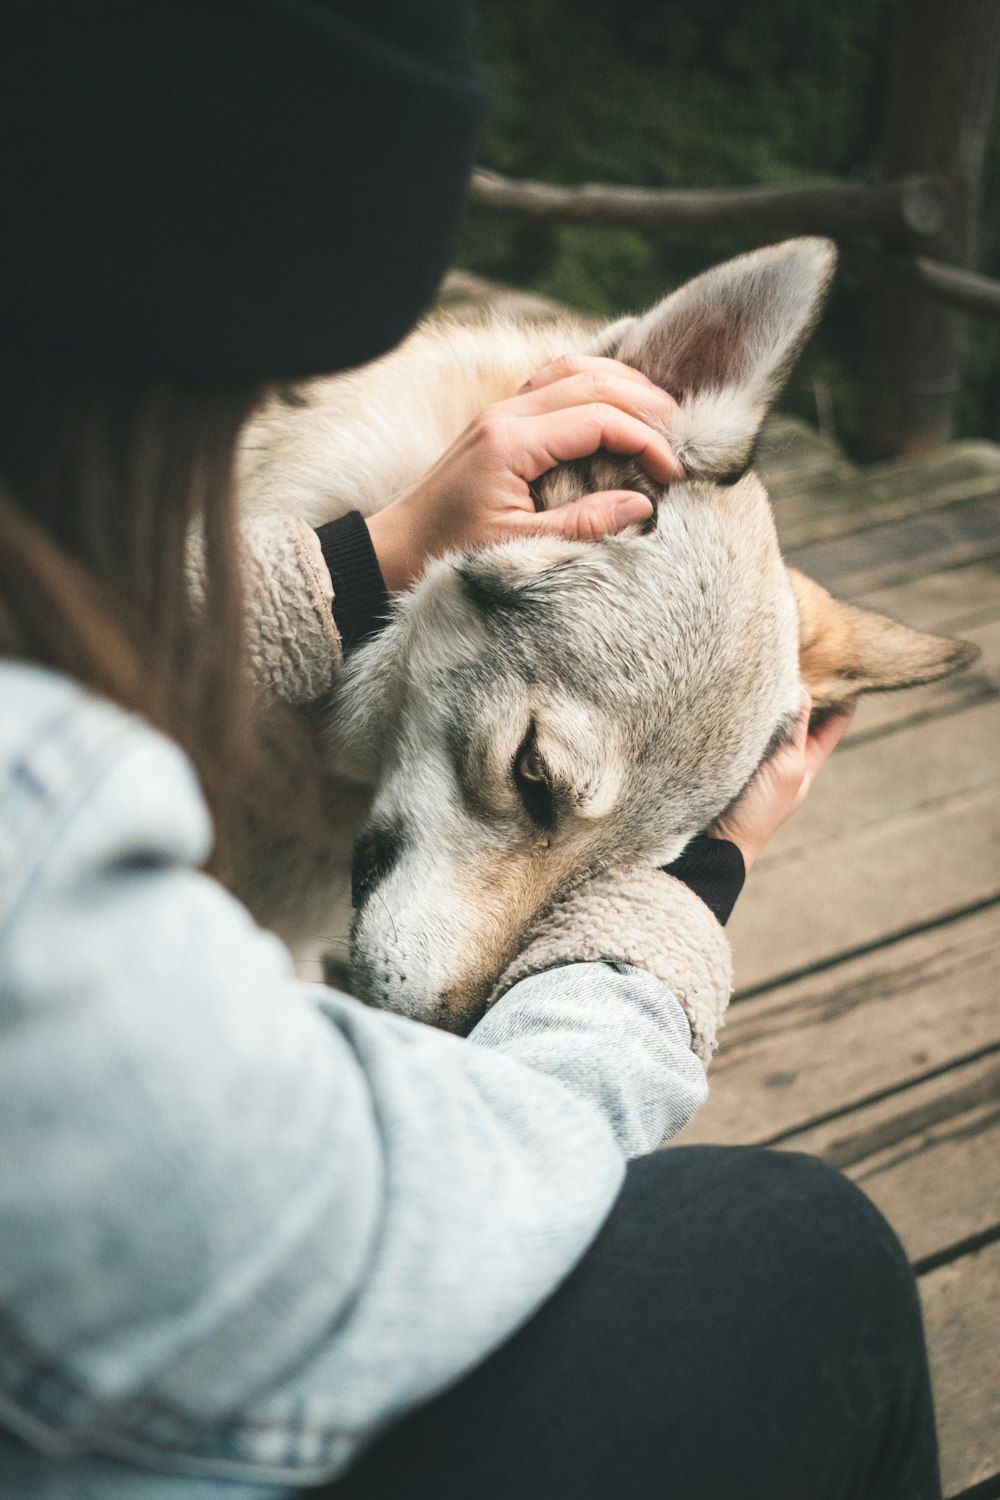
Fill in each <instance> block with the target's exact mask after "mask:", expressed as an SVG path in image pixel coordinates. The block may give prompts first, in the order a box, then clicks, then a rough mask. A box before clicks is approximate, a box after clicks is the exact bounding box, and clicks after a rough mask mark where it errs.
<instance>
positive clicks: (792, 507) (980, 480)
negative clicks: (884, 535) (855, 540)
mask: <svg viewBox="0 0 1000 1500" xmlns="http://www.w3.org/2000/svg"><path fill="white" fill-rule="evenodd" d="M761 467H762V471H763V472H762V478H763V479H764V483H765V486H766V487H767V490H768V494H769V495H770V497H771V504H772V506H773V507H774V514H775V519H776V521H777V524H778V535H779V537H780V538H781V543H782V546H783V547H784V548H785V549H786V550H787V549H790V548H798V547H804V546H806V545H807V544H815V543H818V542H820V541H823V540H826V541H832V540H834V539H836V538H838V537H845V536H848V535H849V534H850V533H852V532H855V531H857V530H859V529H862V528H869V529H874V528H876V527H880V526H882V525H884V524H885V523H887V522H899V521H902V520H904V519H906V518H916V517H918V516H920V515H922V514H924V513H925V512H927V511H932V510H938V509H940V508H942V507H946V506H950V505H953V504H955V503H956V502H960V501H968V500H972V499H974V498H977V497H980V496H983V495H992V494H995V493H996V491H997V490H998V489H1000V446H998V445H997V444H994V443H987V442H979V441H967V442H961V443H949V444H948V445H947V446H946V447H944V448H941V449H939V450H938V451H937V452H936V453H928V454H925V455H924V456H923V458H921V459H915V460H898V461H897V462H895V463H891V464H883V465H879V466H877V467H875V468H871V469H860V470H855V471H854V472H853V473H851V472H848V473H846V474H845V473H844V472H842V471H837V470H832V471H831V472H828V473H827V474H826V475H821V476H819V477H816V476H815V475H810V474H808V473H807V474H805V475H804V476H803V477H801V478H800V477H799V475H798V474H796V472H795V469H794V468H790V470H789V471H788V473H787V475H782V473H781V471H780V469H778V470H777V471H772V475H771V478H770V482H769V481H768V478H767V477H766V476H767V472H768V470H767V461H766V459H765V462H764V464H763V465H762V466H761ZM805 571H806V572H808V571H809V569H808V568H807V569H806V570H805ZM866 586H867V585H866ZM871 586H872V587H874V586H875V585H871Z"/></svg>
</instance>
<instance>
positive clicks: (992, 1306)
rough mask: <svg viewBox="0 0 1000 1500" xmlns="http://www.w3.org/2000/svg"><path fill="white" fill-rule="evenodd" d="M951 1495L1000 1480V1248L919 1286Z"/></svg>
mask: <svg viewBox="0 0 1000 1500" xmlns="http://www.w3.org/2000/svg"><path fill="white" fill-rule="evenodd" d="M920 1293H921V1301H922V1303H923V1308H924V1319H925V1323H926V1328H927V1347H928V1349H929V1351H930V1359H931V1377H932V1379H933V1381H934V1396H935V1400H936V1403H937V1414H938V1429H939V1432H940V1434H941V1469H942V1474H943V1478H944V1491H945V1494H946V1495H957V1494H959V1493H960V1492H961V1491H962V1490H964V1489H967V1488H969V1486H971V1485H974V1484H977V1483H979V1482H980V1481H982V1480H984V1479H988V1478H992V1477H993V1476H994V1475H995V1474H997V1473H998V1472H1000V1243H998V1244H992V1245H988V1246H986V1247H985V1248H984V1249H982V1250H980V1251H978V1252H977V1253H974V1254H971V1255H968V1256H963V1257H961V1258H960V1259H959V1260H956V1261H953V1262H952V1263H951V1264H950V1265H946V1266H942V1267H941V1268H940V1270H937V1271H934V1272H933V1273H932V1274H931V1275H929V1276H926V1277H923V1278H921V1286H920Z"/></svg>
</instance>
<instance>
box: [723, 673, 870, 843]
mask: <svg viewBox="0 0 1000 1500" xmlns="http://www.w3.org/2000/svg"><path fill="white" fill-rule="evenodd" d="M811 712H812V699H811V698H810V696H809V694H808V692H806V690H805V689H804V688H803V690H802V703H801V708H800V712H799V717H798V719H797V720H796V724H795V733H794V734H793V736H792V738H791V739H790V740H789V741H788V742H787V743H786V744H784V745H782V746H780V748H779V749H778V750H776V751H775V753H774V754H773V755H772V756H771V757H770V759H769V760H766V761H765V762H764V764H763V765H762V766H761V767H760V769H759V770H758V771H757V773H756V775H755V776H754V777H753V778H752V780H751V781H750V782H749V784H748V785H747V787H746V788H745V790H744V791H743V793H742V795H741V796H740V797H739V799H738V801H736V802H734V803H733V805H732V807H731V808H729V810H728V812H726V813H724V814H723V816H722V817H721V818H719V819H718V820H717V821H716V822H715V823H713V824H712V826H711V828H710V829H709V830H708V832H709V834H710V835H711V836H712V837H713V838H719V839H728V840H729V841H730V843H733V844H736V845H737V847H738V848H739V850H740V852H741V854H742V855H743V863H744V864H745V865H746V867H747V869H748V870H749V868H750V866H751V865H752V864H753V863H754V861H755V860H756V859H757V857H758V855H759V854H760V852H761V850H762V849H763V848H764V846H765V844H767V843H768V841H769V840H770V839H771V838H772V837H773V835H774V834H775V833H777V831H778V829H779V828H780V827H781V825H782V823H784V822H785V820H786V818H789V817H791V815H792V813H793V812H794V811H795V809H796V808H797V807H800V806H801V805H802V803H803V802H804V801H805V798H806V795H807V793H808V791H809V788H810V787H811V786H812V784H813V782H814V780H815V779H816V776H817V774H818V772H819V770H820V768H821V767H822V765H823V763H824V761H825V760H826V759H827V757H828V756H829V755H830V754H831V752H832V751H833V749H834V748H835V746H836V745H837V744H838V743H839V742H840V740H841V739H842V738H843V736H844V734H845V733H846V732H847V729H848V727H849V725H850V722H851V720H852V718H853V717H854V705H853V704H851V705H850V706H849V707H846V708H844V709H843V710H842V711H840V712H838V713H836V714H833V715H832V716H829V717H824V718H823V719H822V720H821V721H820V722H819V723H818V724H817V726H816V728H815V729H813V730H810V728H809V715H810V713H811Z"/></svg>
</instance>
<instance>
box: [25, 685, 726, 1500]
mask: <svg viewBox="0 0 1000 1500" xmlns="http://www.w3.org/2000/svg"><path fill="white" fill-rule="evenodd" d="M210 836H211V830H210V825H209V820H208V816H207V812H206V809H205V806H204V803H203V801H202V798H201V796H200V793H199V790H198V787H197V785H196V782H195V778H194V775H193V772H192V770H191V768H190V766H189V763H188V762H187V761H186V759H185V758H184V756H183V755H182V754H181V752H180V751H179V750H178V749H177V748H176V747H175V746H174V745H173V744H171V743H170V742H169V741H167V740H165V739H164V738H162V737H161V736H159V735H158V734H156V733H154V732H153V731H152V730H151V729H149V728H148V727H147V726H145V725H144V724H143V723H141V722H140V721H138V720H136V719H133V718H130V717H128V716H127V715H125V714H123V713H122V712H120V711H119V710H118V709H116V708H113V707H111V706H110V705H108V704H107V703H105V702H103V701H100V700H98V699H96V698H94V697H91V696H89V695H88V694H86V693H84V692H83V691H82V690H81V689H79V688H78V687H77V686H75V685H74V684H73V683H71V682H69V681H67V680H66V679H64V678H61V677H59V676H57V675H55V674H53V673H49V672H46V671H43V670H42V669H39V668H34V667H28V666H22V665H18V664H14V663H10V662H6V663H5V662H0V1162H2V1167H0V1495H2V1496H3V1497H4V1500H27V1497H31V1500H42V1497H44V1500H68V1497H74V1500H77V1497H79V1500H82V1497H87V1500H125V1497H128V1500H154V1497H155V1500H178V1497H181V1496H183V1497H185V1500H223V1497H229V1496H232V1497H244V1496H246V1497H249V1496H257V1497H261V1496H266V1497H271V1496H279V1495H282V1496H283V1495H287V1494H289V1493H291V1492H293V1491H294V1490H295V1489H297V1488H298V1487H301V1486H304V1485H307V1484H310V1483H316V1482H319V1481H321V1480H323V1479H329V1478H331V1477H333V1476H335V1475H336V1474H337V1473H339V1472H341V1471H342V1470H343V1469H344V1468H345V1467H346V1466H347V1465H348V1464H349V1462H350V1460H351V1458H352V1456H353V1455H355V1454H356V1453H357V1452H358V1451H359V1449H360V1447H361V1446H362V1445H363V1444H365V1443H367V1442H369V1441H370V1440H371V1439H372V1438H373V1437H374V1436H375V1435H376V1434H377V1433H378V1431H379V1429H380V1428H381V1427H382V1426H383V1425H384V1424H386V1423H388V1422H390V1421H391V1420H392V1419H393V1418H394V1417H396V1416H398V1415H399V1414H401V1413H403V1412H405V1411H406V1410H407V1409H409V1408H411V1407H412V1406H413V1405H415V1404H416V1403H418V1402H420V1401H421V1400H424V1399H426V1398H428V1397H430V1396H431V1395H433V1394H434V1393H436V1392H437V1391H439V1390H440V1389H442V1388H443V1387H444V1386H445V1385H446V1384H448V1383H449V1382H451V1381H453V1380H455V1379H456V1378H458V1377H459V1376H460V1375H461V1374H462V1373H463V1372H465V1371H467V1370H468V1369H469V1368H471V1367H472V1366H473V1365H474V1364H475V1363H477V1362H478V1361H479V1360H481V1359H482V1358H483V1357H484V1356H485V1355H486V1354H487V1353H488V1352H489V1351H490V1350H492V1349H493V1348H494V1347H496V1346H497V1345H498V1344H499V1343H500V1342H501V1341H502V1340H503V1339H504V1338H505V1337H506V1336H507V1335H508V1334H509V1333H510V1332H511V1331H512V1330H513V1329H514V1328H515V1327H517V1326H518V1325H519V1324H520V1323H521V1322H522V1321H523V1320H525V1319H526V1318H527V1317H528V1316H529V1315H530V1314H531V1313H532V1311H533V1310H534V1309H535V1308H536V1307H537V1306H538V1305H539V1303H540V1302H541V1301H542V1300H543V1299H544V1298H545V1297H546V1296H547V1295H548V1294H549V1293H550V1292H551V1291H552V1289H553V1288H554V1287H555V1286H556V1285H557V1284H558V1282H559V1281H560V1280H561V1279H562V1278H563V1277H564V1276H565V1275H566V1273H567V1272H568V1271H569V1269H570V1268H571V1267H572V1266H573V1265H574V1264H575V1262H576V1261H577V1260H578V1259H579V1257H580V1256H581V1254H582V1253H583V1252H584V1250H585V1249H586V1247H587V1245H588V1244H589V1242H590V1240H591V1239H592V1237H593V1235H594V1234H595V1232H596V1231H597V1229H598V1227H599V1226H600V1224H601V1222H602V1221H603V1219H604V1217H605V1216H606V1214H607V1212H608V1210H609V1208H610V1206H611V1204H612V1202H613V1200H614V1198H615V1195H616V1193H617V1190H618V1186H619V1183H620V1180H621V1176H622V1171H623V1162H624V1160H625V1158H626V1157H627V1156H629V1155H632V1154H636V1153H639V1152H643V1151H647V1150H649V1149H652V1148H653V1147H655V1146H656V1145H657V1144H658V1143H659V1142H660V1140H661V1139H662V1138H664V1137H665V1136H667V1135H670V1134H672V1133H674V1132H675V1131H677V1130H678V1129H680V1128H681V1127H682V1126H683V1125H684V1124H685V1123H686V1121H687V1120H688V1119H689V1117H690V1116H691V1114H692V1113H693V1112H694V1110H695V1109H696V1107H697V1106H698V1104H699V1103H700V1101H701V1100H702V1098H703V1096H704V1093H705V1080H704V1074H703V1070H702V1067H701V1064H700V1063H699V1062H698V1061H697V1059H696V1058H695V1057H694V1055H693V1053H692V1052H691V1049H690V1032H689V1029H688V1025H687V1021H686V1019H685V1017H684V1014H683V1012H682V1011H681V1009H680V1007H679V1005H678V1004H677V1002H676V1000H674V998H673V997H672V996H671V994H670V993H669V992H668V991H667V990H666V989H664V988H663V987H662V986H661V985H660V984H659V983H658V982H657V981H656V980H655V979H653V978H652V977H651V976H650V975H648V974H644V973H640V972H639V971H637V970H635V969H631V968H628V967H626V966H622V965H617V966H616V965H607V964H601V963H593V964H580V965H573V966H571V967H564V968H561V969H556V970H553V971H550V972H548V973H545V974H541V975H538V976H536V977H533V978H530V979H527V980H524V981H522V982H521V983H520V984H518V985H516V986H515V987H514V988H513V989H511V990H510V991H509V992H508V993H507V994H506V995H505V996H504V997H503V998H502V999H501V1000H500V1001H499V1002H498V1003H497V1005H496V1006H495V1007H494V1008H493V1010H492V1011H490V1012H489V1014H488V1015H487V1016H486V1017H485V1019H484V1020H483V1021H481V1022H480V1024H479V1025H478V1026H477V1027H476V1028H475V1030H474V1031H473V1033H472V1035H471V1037H470V1038H468V1039H460V1038H457V1037H454V1036H449V1035H445V1034H442V1033H440V1032H437V1031H435V1030H432V1029H431V1028H429V1027H425V1026H422V1025H419V1024H417V1023H414V1022H410V1021H407V1020H404V1019H402V1018H400V1017H396V1016H392V1015H387V1014H381V1013H378V1012H374V1011H371V1010H369V1009H367V1008H366V1007H364V1006H363V1005H361V1004H359V1003H357V1002H356V1001H354V1000H353V999H351V998H349V997H348V996H346V995H342V994H339V993H337V992H336V991H333V990H329V989H324V988H322V987H320V986H314V985H308V984H305V983H303V982H301V981H299V980H297V979H296V978H295V977H294V974H293V972H292V969H291V966H290V960H289V957H288V954H287V952H286V951H285V950H284V949H283V947H282V946H281V944H280V943H279V942H278V941H277V940H276V939H275V938H274V937H273V936H271V935H269V934H267V933H265V932H262V931H261V930H260V929H259V928H257V927H256V926H255V925H254V923H253V922H252V920H251V919H250V917H249V916H248V914H247V913H246V911H245V910H244V909H243V908H242V907H241V906H240V905H239V904H238V903H237V902H236V901H235V900H233V899H232V898H231V897H230V896H229V895H227V894H226V892H225V891H223V890H222V889H221V888H220V887H219V886H218V885H217V884H216V883H215V882H214V881H213V880H212V879H210V878H209V877H208V876H206V875H205V874H203V873H202V872H201V870H200V868H199V867H200V866H201V864H202V863H203V861H204V859H205V857H206V854H207V851H208V848H209V844H210Z"/></svg>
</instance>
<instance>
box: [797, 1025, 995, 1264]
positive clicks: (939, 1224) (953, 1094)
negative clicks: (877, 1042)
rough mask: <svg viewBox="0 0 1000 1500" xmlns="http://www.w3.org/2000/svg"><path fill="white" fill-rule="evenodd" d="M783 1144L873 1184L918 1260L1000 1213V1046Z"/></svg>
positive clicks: (869, 1189) (872, 1191)
mask: <svg viewBox="0 0 1000 1500" xmlns="http://www.w3.org/2000/svg"><path fill="white" fill-rule="evenodd" d="M782 1144H783V1145H784V1146H786V1147H788V1148H789V1149H792V1150H795V1151H808V1152H809V1153H810V1154H811V1155H813V1156H821V1157H822V1158H823V1159H824V1161H829V1162H832V1163H833V1164H834V1165H835V1166H838V1167H840V1168H841V1169H842V1170H843V1171H845V1172H846V1173H847V1175H848V1176H849V1177H851V1178H852V1179H853V1180H854V1181H855V1182H856V1183H858V1185H859V1186H860V1187H862V1188H864V1190H865V1192H866V1193H867V1194H868V1196H869V1198H871V1199H872V1200H873V1201H874V1202H875V1203H876V1204H877V1205H878V1207H879V1208H880V1209H881V1210H882V1212H883V1213H884V1214H885V1216H886V1218H887V1219H888V1220H889V1222H890V1224H891V1225H892V1227H893V1228H894V1229H895V1231H896V1233H897V1234H898V1235H899V1237H900V1239H901V1240H902V1242H903V1244H904V1245H905V1247H906V1251H907V1254H908V1255H909V1257H910V1259H911V1260H913V1261H918V1260H924V1259H926V1258H927V1257H928V1256H933V1255H939V1254H941V1253H942V1252H943V1251H945V1250H946V1249H947V1248H948V1247H949V1246H951V1245H955V1244H957V1243H959V1242H960V1241H962V1240H966V1239H969V1238H970V1237H971V1236H973V1235H977V1234H981V1233H983V1232H984V1231H987V1230H989V1229H990V1228H992V1226H993V1225H994V1224H995V1223H996V1221H997V1219H998V1218H1000V1053H993V1054H991V1055H989V1056H987V1057H980V1058H977V1059H976V1060H975V1061H974V1062H971V1063H966V1064H965V1065H964V1066H959V1067H955V1068H950V1069H949V1070H948V1071H947V1072H946V1073H942V1074H940V1075H938V1076H937V1077H934V1078H928V1079H925V1080H924V1081H923V1082H921V1083H917V1084H914V1085H913V1086H911V1087H909V1088H902V1089H900V1090H899V1091H898V1092H895V1093H892V1094H890V1095H889V1096H888V1097H887V1098H882V1099H878V1100H876V1101H875V1103H873V1104H869V1105H867V1106H862V1107H861V1108H858V1109H856V1110H854V1111H852V1112H851V1113H850V1114H848V1115H846V1116H842V1117H838V1118H837V1119H835V1120H827V1121H826V1122H825V1123H823V1124H821V1125H815V1126H813V1128H812V1129H811V1130H803V1131H801V1132H799V1133H797V1134H794V1135H792V1136H790V1137H789V1138H787V1139H786V1140H785V1141H783V1142H782Z"/></svg>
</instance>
